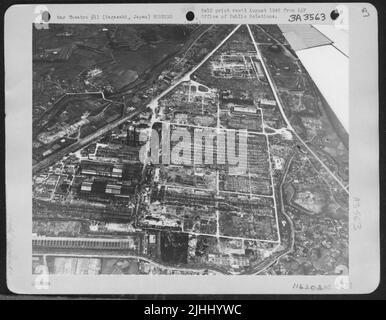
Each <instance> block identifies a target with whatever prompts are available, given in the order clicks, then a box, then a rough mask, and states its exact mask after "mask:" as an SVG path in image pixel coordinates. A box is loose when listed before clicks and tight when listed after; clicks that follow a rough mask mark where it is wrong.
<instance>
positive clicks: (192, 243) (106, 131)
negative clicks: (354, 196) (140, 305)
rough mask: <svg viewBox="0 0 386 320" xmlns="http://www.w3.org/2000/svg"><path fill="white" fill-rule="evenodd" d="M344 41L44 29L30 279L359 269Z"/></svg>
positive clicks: (148, 28) (227, 28) (36, 39)
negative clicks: (353, 242)
mask: <svg viewBox="0 0 386 320" xmlns="http://www.w3.org/2000/svg"><path fill="white" fill-rule="evenodd" d="M32 27H33V26H32ZM348 35H349V33H348V30H345V29H344V28H341V29H337V28H336V27H334V26H333V25H331V26H330V25H313V24H238V25H236V24H184V25H182V24H141V25H135V24H69V23H66V24H60V23H55V24H49V26H48V27H47V28H41V29H39V28H34V27H33V31H32V36H33V39H32V49H33V61H32V71H33V87H32V89H33V98H32V99H33V100H32V101H33V106H32V123H33V136H32V139H33V140H32V148H33V151H32V157H33V167H32V171H33V175H32V178H33V181H32V197H33V199H32V203H33V211H32V222H33V224H32V230H31V233H32V257H31V259H32V271H31V272H32V274H41V273H42V272H46V273H48V274H52V275H127V276H128V277H129V276H130V275H207V276H211V275H260V276H276V275H280V276H283V275H284V276H286V275H314V276H315V275H338V274H339V275H341V274H348V272H349V191H350V183H349V126H348V124H349V110H348V109H349V106H348V105H349V99H348V81H349V78H348V77H349V74H348V73H349V56H350V55H349V51H348V48H349V37H348ZM327 66H328V67H329V68H331V69H333V70H335V71H334V72H333V73H329V74H328V76H327V77H326V72H324V71H325V70H326V67H327ZM336 83H339V85H338V86H337V85H336Z"/></svg>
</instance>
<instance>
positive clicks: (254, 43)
mask: <svg viewBox="0 0 386 320" xmlns="http://www.w3.org/2000/svg"><path fill="white" fill-rule="evenodd" d="M247 28H248V31H249V34H250V36H251V39H252V42H253V45H254V47H255V50H256V56H257V58H258V59H259V60H260V61H261V65H262V66H263V69H264V72H265V75H266V77H267V79H268V83H269V85H270V87H271V90H272V92H273V95H274V97H275V100H276V103H277V106H278V108H279V110H280V113H281V115H282V117H283V119H284V121H285V123H286V125H287V127H288V129H289V130H291V132H292V134H293V135H294V136H295V137H296V138H297V139H298V141H299V142H300V143H301V144H302V145H303V146H304V148H306V149H307V151H308V152H309V153H310V154H311V155H312V156H313V157H314V158H315V159H316V160H318V162H319V163H320V164H321V165H322V167H323V168H324V169H325V170H326V171H327V172H328V173H329V174H330V175H331V177H332V178H333V179H334V180H335V181H336V182H337V183H338V184H339V185H340V186H341V187H342V189H343V190H344V191H345V192H346V193H347V194H348V189H347V187H346V186H345V185H344V184H343V182H342V181H341V180H340V179H339V178H338V177H337V176H336V175H335V174H334V173H333V172H332V171H331V170H330V169H329V168H328V167H327V166H326V164H325V163H324V162H323V161H322V160H320V158H319V157H318V155H317V154H316V153H315V152H314V151H313V150H312V149H311V148H310V147H309V146H308V145H307V144H306V143H305V142H304V141H303V139H302V138H301V137H300V136H299V135H298V134H297V132H296V131H295V129H294V128H293V127H292V125H291V123H290V122H289V120H288V118H287V116H286V114H285V112H284V109H283V105H282V102H281V99H280V97H279V95H278V94H277V92H278V89H277V87H276V85H275V83H274V82H273V81H272V76H271V73H270V72H269V70H268V68H267V66H266V63H265V61H264V59H263V56H262V55H261V52H260V50H259V48H258V46H257V44H256V41H255V38H254V36H253V34H252V31H251V28H250V27H249V25H247Z"/></svg>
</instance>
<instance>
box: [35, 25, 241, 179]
mask: <svg viewBox="0 0 386 320" xmlns="http://www.w3.org/2000/svg"><path fill="white" fill-rule="evenodd" d="M239 27H240V25H237V26H236V27H235V28H234V29H233V30H232V31H231V32H230V33H229V34H228V35H227V36H226V37H225V38H224V39H223V40H222V41H221V42H220V44H219V45H217V46H216V47H215V48H214V49H213V50H212V51H211V52H210V53H208V54H207V55H206V56H205V58H204V59H203V60H202V61H201V62H200V63H199V64H198V65H196V66H195V67H194V68H193V69H191V70H190V71H189V72H188V73H186V74H185V75H184V76H183V77H181V78H180V79H179V80H178V81H176V82H175V83H174V84H173V85H171V86H170V87H169V88H167V89H166V90H165V91H163V92H162V93H161V94H160V95H158V96H157V97H155V98H154V99H153V100H152V101H150V103H149V104H148V105H146V106H144V107H142V108H139V109H137V110H136V111H134V112H133V113H130V114H129V115H127V116H125V117H123V118H121V119H118V120H116V121H114V122H111V123H110V124H108V125H107V126H106V127H103V128H101V129H99V130H97V131H95V132H94V133H93V134H91V135H89V136H87V137H85V138H83V139H81V140H80V141H77V142H76V143H74V144H72V145H70V146H68V147H66V148H64V149H62V150H60V151H58V152H57V153H55V154H52V155H51V156H48V157H47V158H46V159H44V160H42V161H40V162H39V163H37V164H35V165H34V166H33V167H32V172H33V173H36V172H38V171H39V170H41V169H43V168H45V167H47V166H49V165H50V164H52V163H53V162H55V161H57V160H59V159H61V158H62V157H64V156H65V155H66V154H68V153H70V152H72V151H74V150H78V149H80V148H81V147H83V146H85V145H87V144H89V143H91V142H92V141H94V140H95V139H97V138H99V137H100V136H102V135H104V134H105V133H107V132H108V131H110V130H111V129H113V128H116V127H117V126H119V125H121V124H123V123H124V122H126V121H127V120H130V119H131V118H133V117H134V116H136V115H138V114H140V113H141V112H143V111H144V110H146V109H147V108H148V107H149V106H151V105H152V104H154V103H157V102H158V100H159V99H161V98H162V97H164V96H165V95H167V94H168V93H169V92H170V91H172V90H173V89H174V88H175V87H176V86H178V85H179V84H180V83H182V82H184V81H188V80H190V76H191V75H192V74H193V73H194V72H195V71H196V70H197V69H198V68H200V67H201V66H202V65H203V64H204V63H205V62H206V61H207V60H208V59H209V58H210V57H211V56H212V55H213V54H214V53H215V52H216V51H217V50H218V49H219V48H220V47H221V46H222V45H223V44H224V43H225V42H226V41H227V40H228V39H229V38H230V37H231V36H232V35H233V34H234V33H235V32H236V31H237V30H238V28H239Z"/></svg>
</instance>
